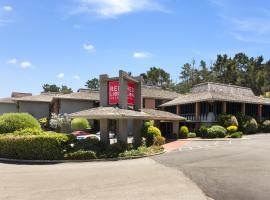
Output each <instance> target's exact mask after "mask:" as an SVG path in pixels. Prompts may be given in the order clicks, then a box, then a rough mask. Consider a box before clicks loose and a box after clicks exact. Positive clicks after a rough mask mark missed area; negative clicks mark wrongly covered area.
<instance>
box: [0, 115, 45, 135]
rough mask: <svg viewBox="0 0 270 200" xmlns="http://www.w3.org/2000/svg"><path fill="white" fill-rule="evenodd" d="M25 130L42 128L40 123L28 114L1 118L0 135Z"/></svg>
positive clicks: (2, 116)
mask: <svg viewBox="0 0 270 200" xmlns="http://www.w3.org/2000/svg"><path fill="white" fill-rule="evenodd" d="M24 128H40V124H39V122H38V121H37V120H36V119H35V118H34V117H33V116H31V115H29V114H27V113H7V114H3V115H1V116H0V134H3V133H13V132H14V131H16V130H20V129H24Z"/></svg>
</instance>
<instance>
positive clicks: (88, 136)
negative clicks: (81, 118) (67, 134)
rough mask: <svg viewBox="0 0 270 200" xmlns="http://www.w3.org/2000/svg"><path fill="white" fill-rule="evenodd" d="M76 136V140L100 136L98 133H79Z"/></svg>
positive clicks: (98, 137)
mask: <svg viewBox="0 0 270 200" xmlns="http://www.w3.org/2000/svg"><path fill="white" fill-rule="evenodd" d="M76 138H77V140H84V139H86V138H97V139H98V140H100V136H99V135H95V134H89V135H79V136H77V137H76Z"/></svg>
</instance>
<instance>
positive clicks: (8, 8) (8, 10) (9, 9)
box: [3, 5, 13, 12]
mask: <svg viewBox="0 0 270 200" xmlns="http://www.w3.org/2000/svg"><path fill="white" fill-rule="evenodd" d="M3 9H4V11H6V12H11V11H12V10H13V7H11V6H8V5H7V6H3Z"/></svg>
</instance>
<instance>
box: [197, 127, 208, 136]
mask: <svg viewBox="0 0 270 200" xmlns="http://www.w3.org/2000/svg"><path fill="white" fill-rule="evenodd" d="M207 129H208V128H207V127H206V126H201V127H200V129H199V134H200V135H198V136H200V137H202V138H206V137H207Z"/></svg>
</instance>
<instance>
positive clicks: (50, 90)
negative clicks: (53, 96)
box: [42, 84, 60, 92]
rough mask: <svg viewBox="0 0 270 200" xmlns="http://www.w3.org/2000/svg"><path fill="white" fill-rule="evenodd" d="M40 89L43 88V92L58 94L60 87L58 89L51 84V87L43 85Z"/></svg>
mask: <svg viewBox="0 0 270 200" xmlns="http://www.w3.org/2000/svg"><path fill="white" fill-rule="evenodd" d="M42 88H43V92H60V87H58V86H57V85H55V84H52V85H50V84H44V85H43V86H42Z"/></svg>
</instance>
